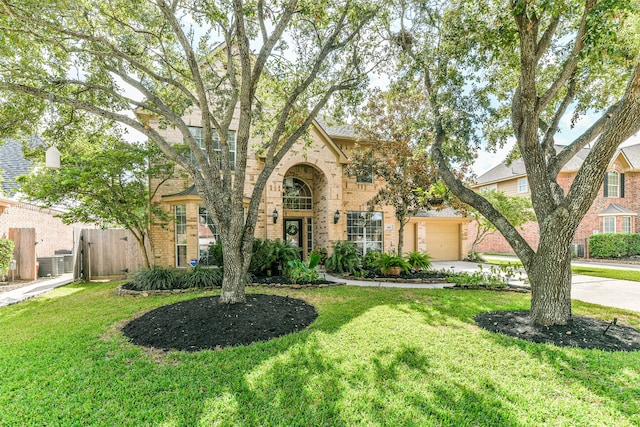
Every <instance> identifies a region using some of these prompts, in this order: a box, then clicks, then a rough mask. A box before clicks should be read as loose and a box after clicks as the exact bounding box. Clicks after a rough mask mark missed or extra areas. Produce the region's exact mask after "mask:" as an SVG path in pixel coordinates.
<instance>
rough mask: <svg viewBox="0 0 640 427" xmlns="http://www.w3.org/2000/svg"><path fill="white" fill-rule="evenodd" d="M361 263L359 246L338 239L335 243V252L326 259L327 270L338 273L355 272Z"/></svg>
mask: <svg viewBox="0 0 640 427" xmlns="http://www.w3.org/2000/svg"><path fill="white" fill-rule="evenodd" d="M359 264H360V255H359V252H358V248H357V247H356V245H355V244H354V243H353V242H349V241H337V242H336V243H335V244H334V245H333V253H332V254H331V255H330V256H329V257H328V258H327V260H326V261H325V268H326V269H327V271H333V272H337V273H341V274H342V273H345V272H349V273H352V274H353V273H354V272H355V271H356V267H358V265H359Z"/></svg>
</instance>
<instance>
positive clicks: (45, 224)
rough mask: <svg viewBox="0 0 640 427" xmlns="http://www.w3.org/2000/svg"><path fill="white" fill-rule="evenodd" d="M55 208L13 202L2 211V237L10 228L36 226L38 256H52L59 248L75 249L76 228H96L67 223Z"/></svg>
mask: <svg viewBox="0 0 640 427" xmlns="http://www.w3.org/2000/svg"><path fill="white" fill-rule="evenodd" d="M57 214H60V212H59V211H57V210H55V209H41V208H39V207H38V206H35V205H32V204H29V203H23V202H12V203H11V204H10V205H9V206H7V207H4V210H3V211H1V212H0V237H3V238H8V237H9V229H10V228H35V231H36V241H37V244H36V252H37V256H39V257H43V256H52V255H54V254H55V251H57V250H68V251H71V250H72V249H73V233H74V229H80V228H94V227H95V226H93V225H87V224H74V225H66V224H64V223H63V222H62V220H61V219H60V218H57V217H56V215H57Z"/></svg>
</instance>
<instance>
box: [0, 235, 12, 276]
mask: <svg viewBox="0 0 640 427" xmlns="http://www.w3.org/2000/svg"><path fill="white" fill-rule="evenodd" d="M14 248H15V244H14V243H13V240H9V239H0V275H2V274H4V272H5V271H7V270H8V269H9V264H11V261H12V260H13V249H14Z"/></svg>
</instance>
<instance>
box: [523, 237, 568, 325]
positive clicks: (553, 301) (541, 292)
mask: <svg viewBox="0 0 640 427" xmlns="http://www.w3.org/2000/svg"><path fill="white" fill-rule="evenodd" d="M564 240H565V239H554V238H547V239H544V241H541V242H540V246H539V247H538V251H537V253H536V255H535V257H534V260H533V262H532V263H531V264H530V266H529V268H528V269H527V274H528V276H529V280H530V282H531V319H532V320H533V322H534V323H537V324H539V325H544V326H549V325H565V324H566V323H567V322H570V321H571V253H570V250H569V243H568V242H565V241H564Z"/></svg>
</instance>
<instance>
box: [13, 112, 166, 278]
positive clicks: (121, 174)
mask: <svg viewBox="0 0 640 427" xmlns="http://www.w3.org/2000/svg"><path fill="white" fill-rule="evenodd" d="M66 126H67V127H68V129H66V130H65V131H64V132H62V133H60V134H59V135H58V136H57V137H56V139H55V140H56V141H57V147H58V148H59V150H60V152H61V154H62V156H61V157H62V163H63V165H64V167H62V168H61V169H59V170H53V169H46V168H44V164H43V163H44V162H43V158H44V156H43V154H44V153H43V152H44V146H42V145H40V146H39V147H37V148H32V149H27V151H26V152H25V156H26V157H27V158H28V159H30V160H31V161H32V162H34V163H35V164H36V168H35V170H34V171H33V172H32V173H31V174H29V175H23V176H21V177H19V178H18V182H19V183H20V189H21V191H22V192H24V193H25V194H26V196H27V197H28V198H29V199H31V200H34V201H37V202H39V203H41V204H42V205H44V206H46V207H62V208H64V209H65V212H64V213H63V214H61V218H62V220H63V221H64V222H65V223H73V222H84V223H95V224H100V225H107V226H120V227H124V228H126V229H127V230H129V231H131V233H132V234H133V236H134V237H135V239H136V240H137V242H138V243H139V246H140V249H141V253H142V254H143V260H144V265H145V266H146V267H149V266H150V265H152V264H153V258H152V252H153V242H152V240H151V233H150V226H151V223H152V221H155V222H157V223H160V224H167V223H168V221H169V218H168V217H167V214H166V212H164V211H163V210H162V209H159V208H158V207H157V206H154V205H153V204H152V203H151V200H152V199H153V197H154V195H155V193H156V192H157V191H158V189H159V187H160V185H161V184H162V183H163V182H164V181H166V180H167V179H168V178H170V177H171V176H173V174H174V167H173V164H172V162H169V161H167V160H166V159H165V158H164V157H163V156H162V155H161V153H160V151H159V150H158V148H157V147H156V146H155V145H154V144H151V143H146V142H142V143H131V142H127V141H125V140H124V139H123V136H122V134H121V132H118V129H117V128H115V127H114V126H113V123H111V122H110V121H105V120H101V119H99V118H95V117H92V116H87V115H86V114H84V115H78V114H75V115H74V117H69V118H68V121H67V123H66ZM150 176H153V177H154V178H155V179H154V180H153V183H154V184H153V187H152V188H150V187H149V182H150V180H149V177H150ZM150 249H151V253H150V252H149V250H150Z"/></svg>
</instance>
